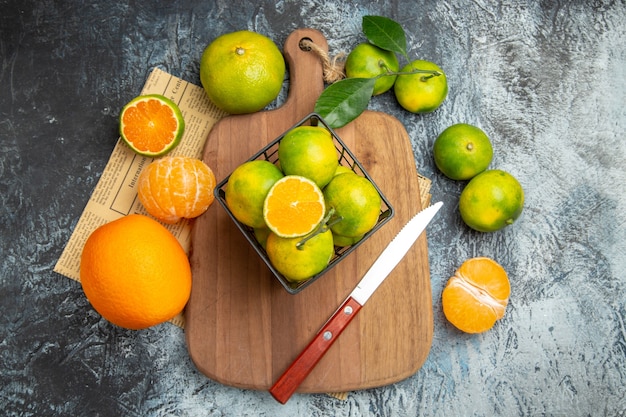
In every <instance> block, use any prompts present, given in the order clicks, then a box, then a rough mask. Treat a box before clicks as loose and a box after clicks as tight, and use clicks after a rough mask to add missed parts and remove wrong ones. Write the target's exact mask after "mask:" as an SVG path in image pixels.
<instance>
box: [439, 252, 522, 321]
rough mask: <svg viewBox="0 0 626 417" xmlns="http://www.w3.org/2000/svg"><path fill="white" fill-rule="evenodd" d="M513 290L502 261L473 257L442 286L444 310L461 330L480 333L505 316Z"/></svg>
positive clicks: (448, 317) (447, 316)
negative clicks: (499, 262) (500, 262)
mask: <svg viewBox="0 0 626 417" xmlns="http://www.w3.org/2000/svg"><path fill="white" fill-rule="evenodd" d="M510 293H511V286H510V283H509V279H508V276H507V273H506V271H505V270H504V268H503V267H502V266H501V265H500V264H498V263H497V262H496V261H494V260H493V259H489V258H486V257H478V258H471V259H468V260H466V261H465V262H463V264H462V265H461V266H460V267H459V269H457V271H456V272H455V273H454V275H453V276H452V277H451V278H450V279H449V280H448V283H447V284H446V286H445V288H444V289H443V293H442V295H441V301H442V305H443V312H444V315H445V316H446V318H447V319H448V321H449V322H450V323H452V324H453V325H454V326H455V327H456V328H458V329H459V330H462V331H464V332H467V333H481V332H484V331H486V330H489V329H491V328H492V327H493V325H494V324H495V322H496V321H497V320H499V319H501V318H502V317H503V316H504V312H505V310H506V306H507V304H508V302H509V295H510Z"/></svg>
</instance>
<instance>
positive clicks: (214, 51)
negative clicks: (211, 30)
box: [200, 30, 285, 114]
mask: <svg viewBox="0 0 626 417" xmlns="http://www.w3.org/2000/svg"><path fill="white" fill-rule="evenodd" d="M284 78H285V60H284V58H283V55H282V53H281V52H280V50H279V49H278V46H276V44H275V43H274V42H273V41H272V40H271V39H270V38H268V37H266V36H264V35H261V34H260V33H255V32H250V31H248V30H242V31H238V32H232V33H227V34H224V35H221V36H219V37H218V38H216V39H215V40H214V41H213V42H211V44H210V45H209V46H207V47H206V49H205V50H204V52H203V53H202V57H201V59H200V81H201V82H202V86H203V87H204V90H205V91H206V93H207V95H208V96H209V99H210V100H211V101H212V102H213V103H214V104H215V105H216V106H217V107H219V108H220V109H222V110H224V111H226V112H228V113H232V114H242V113H252V112H255V111H259V110H261V109H263V108H264V107H265V106H267V105H268V104H269V103H270V102H271V101H272V100H274V99H275V98H276V97H277V96H278V94H279V93H280V90H281V88H282V85H283V80H284Z"/></svg>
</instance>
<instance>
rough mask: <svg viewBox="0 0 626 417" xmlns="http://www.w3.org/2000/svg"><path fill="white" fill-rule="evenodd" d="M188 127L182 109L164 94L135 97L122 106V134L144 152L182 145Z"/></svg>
mask: <svg viewBox="0 0 626 417" xmlns="http://www.w3.org/2000/svg"><path fill="white" fill-rule="evenodd" d="M184 130H185V121H184V119H183V114H182V113H181V111H180V109H179V108H178V106H177V105H176V103H174V102H173V101H172V100H170V99H168V98H167V97H164V96H162V95H160V94H149V95H144V96H139V97H135V98H134V99H132V100H131V101H130V102H129V103H128V104H126V105H125V106H124V108H122V112H121V114H120V135H121V137H122V140H123V141H124V142H126V144H127V145H128V146H129V147H130V148H131V149H132V150H133V151H135V152H137V153H138V154H140V155H143V156H149V157H155V156H162V155H165V154H166V153H168V152H169V151H171V150H172V149H174V148H175V147H176V145H178V143H179V142H180V138H181V137H182V136H183V132H184Z"/></svg>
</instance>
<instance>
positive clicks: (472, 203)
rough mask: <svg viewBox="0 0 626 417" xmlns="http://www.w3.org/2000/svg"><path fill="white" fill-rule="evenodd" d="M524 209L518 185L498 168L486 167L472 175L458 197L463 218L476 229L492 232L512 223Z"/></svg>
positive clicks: (510, 176) (509, 175) (520, 187)
mask: <svg viewBox="0 0 626 417" xmlns="http://www.w3.org/2000/svg"><path fill="white" fill-rule="evenodd" d="M523 208H524V190H523V189H522V186H521V184H520V183H519V182H518V181H517V179H516V178H515V177H514V176H512V175H511V174H509V173H508V172H505V171H502V170H499V169H492V170H487V171H484V172H482V173H480V174H478V175H477V176H475V177H474V178H472V179H471V180H470V182H469V183H468V184H467V185H466V186H465V188H464V189H463V191H461V196H460V198H459V211H460V212H461V217H462V218H463V221H464V222H465V223H466V224H467V225H468V226H469V227H471V228H472V229H474V230H477V231H479V232H495V231H497V230H500V229H502V228H504V227H506V226H508V225H510V224H513V222H514V221H515V220H517V218H518V217H519V216H520V214H522V209H523Z"/></svg>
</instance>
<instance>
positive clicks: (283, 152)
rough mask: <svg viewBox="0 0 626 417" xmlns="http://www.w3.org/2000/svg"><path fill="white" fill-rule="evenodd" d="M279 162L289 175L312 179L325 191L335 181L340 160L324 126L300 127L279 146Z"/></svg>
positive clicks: (283, 139) (288, 133)
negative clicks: (329, 183)
mask: <svg viewBox="0 0 626 417" xmlns="http://www.w3.org/2000/svg"><path fill="white" fill-rule="evenodd" d="M278 159H279V160H280V166H281V168H282V170H283V172H284V173H285V175H300V176H303V177H306V178H309V179H311V180H313V181H315V183H316V184H317V185H318V186H319V187H320V188H324V186H326V184H328V182H329V181H330V180H331V178H333V176H334V175H335V171H336V170H337V166H338V165H339V157H338V154H337V149H336V148H335V144H334V142H333V139H332V136H331V134H330V132H329V131H328V130H327V129H326V128H324V127H317V126H298V127H296V128H293V129H291V130H290V131H289V132H287V133H286V134H285V136H284V137H283V138H282V139H281V141H280V144H279V145H278Z"/></svg>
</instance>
